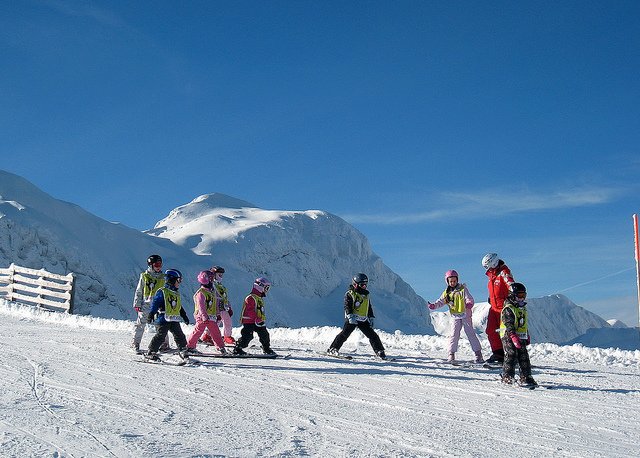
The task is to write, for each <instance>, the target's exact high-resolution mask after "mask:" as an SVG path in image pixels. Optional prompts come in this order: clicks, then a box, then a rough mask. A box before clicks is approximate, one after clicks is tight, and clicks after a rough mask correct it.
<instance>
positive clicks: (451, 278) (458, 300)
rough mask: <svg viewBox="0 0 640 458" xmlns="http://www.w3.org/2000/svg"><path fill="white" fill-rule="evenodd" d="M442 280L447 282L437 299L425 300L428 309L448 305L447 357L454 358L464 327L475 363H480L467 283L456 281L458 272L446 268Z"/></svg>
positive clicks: (480, 353)
mask: <svg viewBox="0 0 640 458" xmlns="http://www.w3.org/2000/svg"><path fill="white" fill-rule="evenodd" d="M444 281H445V283H446V284H447V289H445V290H444V291H443V292H442V294H441V295H440V298H438V300H437V301H435V302H433V303H431V302H427V307H429V310H435V309H437V308H440V307H442V306H444V305H448V306H449V312H450V313H451V336H450V337H449V358H448V360H449V361H450V362H454V361H455V360H456V351H458V340H460V331H461V330H462V329H464V332H465V334H467V338H468V339H469V344H471V350H473V353H474V354H475V355H476V359H475V361H474V362H475V363H482V362H484V359H483V358H482V349H481V347H480V341H479V340H478V336H477V335H476V331H475V330H474V329H473V320H472V317H471V314H472V309H473V304H474V300H473V296H471V293H470V292H469V289H468V288H467V285H465V284H464V283H459V282H458V272H456V271H455V270H453V269H452V270H447V271H446V272H445V274H444Z"/></svg>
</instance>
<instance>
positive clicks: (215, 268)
mask: <svg viewBox="0 0 640 458" xmlns="http://www.w3.org/2000/svg"><path fill="white" fill-rule="evenodd" d="M209 270H210V271H211V272H214V273H218V274H223V273H224V267H220V266H213V267H212V268H211V269H209Z"/></svg>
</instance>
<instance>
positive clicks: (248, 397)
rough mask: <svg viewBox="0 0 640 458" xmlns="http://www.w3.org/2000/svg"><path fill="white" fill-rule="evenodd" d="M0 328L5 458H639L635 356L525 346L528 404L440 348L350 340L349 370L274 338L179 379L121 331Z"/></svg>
mask: <svg viewBox="0 0 640 458" xmlns="http://www.w3.org/2000/svg"><path fill="white" fill-rule="evenodd" d="M0 318H1V319H2V322H3V324H2V336H3V343H4V351H3V352H2V353H0V380H1V382H0V383H1V384H2V390H1V391H0V393H1V394H0V402H1V406H0V412H2V414H1V416H0V455H2V456H7V457H28V456H54V457H80V456H82V457H187V456H189V457H191V456H231V457H253V456H265V457H273V456H278V457H286V456H318V457H320V456H322V457H335V456H348V457H361V456H394V457H398V456H406V457H430V456H435V457H450V456H456V457H459V456H469V457H472V456H473V457H516V456H517V457H518V458H523V457H541V456H544V457H586V456H588V457H601V456H602V457H627V456H628V457H631V456H634V457H635V456H637V455H638V434H637V432H638V424H640V377H639V375H640V351H619V350H614V349H608V350H602V349H589V348H585V347H582V346H580V345H574V346H571V347H560V346H557V345H553V344H537V345H533V346H532V347H531V359H532V363H533V364H534V366H535V367H534V373H533V375H534V377H535V378H536V380H537V381H538V382H540V383H541V384H543V385H545V386H547V387H549V388H539V389H536V390H527V389H523V388H518V387H512V386H505V385H502V384H501V383H500V382H498V373H499V371H495V370H494V371H491V370H487V369H484V368H478V367H471V368H462V367H456V366H451V365H448V364H446V363H444V361H443V359H442V358H444V356H445V355H446V348H447V339H446V338H445V337H440V336H419V335H402V334H401V333H396V334H388V333H381V337H382V340H383V343H384V344H385V346H386V347H387V353H388V354H389V355H392V356H395V357H397V359H396V360H394V361H388V362H383V361H379V360H376V359H373V358H371V356H370V355H371V350H370V347H369V345H368V342H367V341H366V339H365V338H364V337H363V336H362V335H361V334H360V333H359V331H356V332H354V334H353V335H352V337H351V338H350V340H348V341H347V343H346V344H345V346H344V347H343V350H344V351H345V352H346V353H350V354H353V356H354V359H353V360H352V361H348V360H342V359H335V358H328V357H325V356H322V355H320V354H318V353H317V351H321V350H324V349H326V347H328V345H329V343H330V342H331V340H332V339H333V337H334V336H335V334H336V333H337V332H338V331H339V329H338V328H337V327H318V328H302V329H271V330H270V332H271V336H272V342H273V346H274V348H275V349H276V350H277V351H278V352H279V353H281V354H286V355H290V356H289V357H288V358H287V359H275V360H258V359H253V360H252V359H223V360H221V359H207V360H205V359H203V361H205V364H203V365H200V366H185V367H176V366H169V365H158V364H149V363H142V362H140V361H141V357H138V356H135V355H134V354H133V353H132V351H131V350H130V349H129V348H128V344H129V342H130V338H131V332H132V328H133V324H132V322H130V321H119V320H106V319H100V318H90V317H81V316H69V315H62V314H52V313H46V312H40V311H34V310H32V309H29V308H25V307H21V306H18V305H15V304H12V303H8V302H4V301H1V300H0ZM183 328H184V329H185V330H186V331H189V330H190V329H192V327H191V326H183ZM238 332H239V329H235V330H234V334H235V335H237V334H238ZM148 339H149V335H147V334H145V340H144V341H143V343H146V342H148ZM253 343H255V344H257V339H255V340H254V341H253ZM461 343H462V345H461V350H460V353H459V357H460V358H461V359H471V356H472V353H471V350H470V348H469V345H468V343H467V342H466V340H465V339H462V340H461ZM486 345H487V342H483V347H484V349H485V353H486V352H487V347H486ZM248 350H249V351H254V352H258V351H259V349H258V348H255V347H253V348H252V347H250V348H249V349H248Z"/></svg>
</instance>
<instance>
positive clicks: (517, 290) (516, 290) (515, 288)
mask: <svg viewBox="0 0 640 458" xmlns="http://www.w3.org/2000/svg"><path fill="white" fill-rule="evenodd" d="M522 293H524V294H525V295H526V294H527V288H526V287H525V286H524V285H523V284H522V283H512V284H511V296H512V297H514V298H517V297H518V294H522Z"/></svg>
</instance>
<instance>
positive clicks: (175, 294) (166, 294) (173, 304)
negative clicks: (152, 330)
mask: <svg viewBox="0 0 640 458" xmlns="http://www.w3.org/2000/svg"><path fill="white" fill-rule="evenodd" d="M164 276H165V285H164V286H163V287H162V288H161V289H159V290H158V292H157V293H156V295H155V296H153V300H152V301H151V310H150V311H149V315H148V316H147V323H151V322H153V321H154V320H155V323H156V326H157V332H156V335H155V336H153V339H151V342H149V351H148V352H147V358H148V359H152V360H153V359H158V355H157V353H158V349H159V348H160V344H161V343H162V342H164V339H165V337H166V336H167V333H169V332H171V334H173V339H174V340H175V341H176V344H177V345H178V350H179V352H180V355H181V356H182V357H185V356H186V350H187V338H186V337H185V335H184V332H182V328H181V327H180V322H181V321H183V322H184V323H185V324H187V325H188V324H189V317H188V316H187V312H186V311H185V310H184V309H183V308H182V299H181V298H180V291H178V288H180V283H182V274H181V273H180V271H179V270H177V269H168V270H167V271H166V272H165V273H164Z"/></svg>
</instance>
